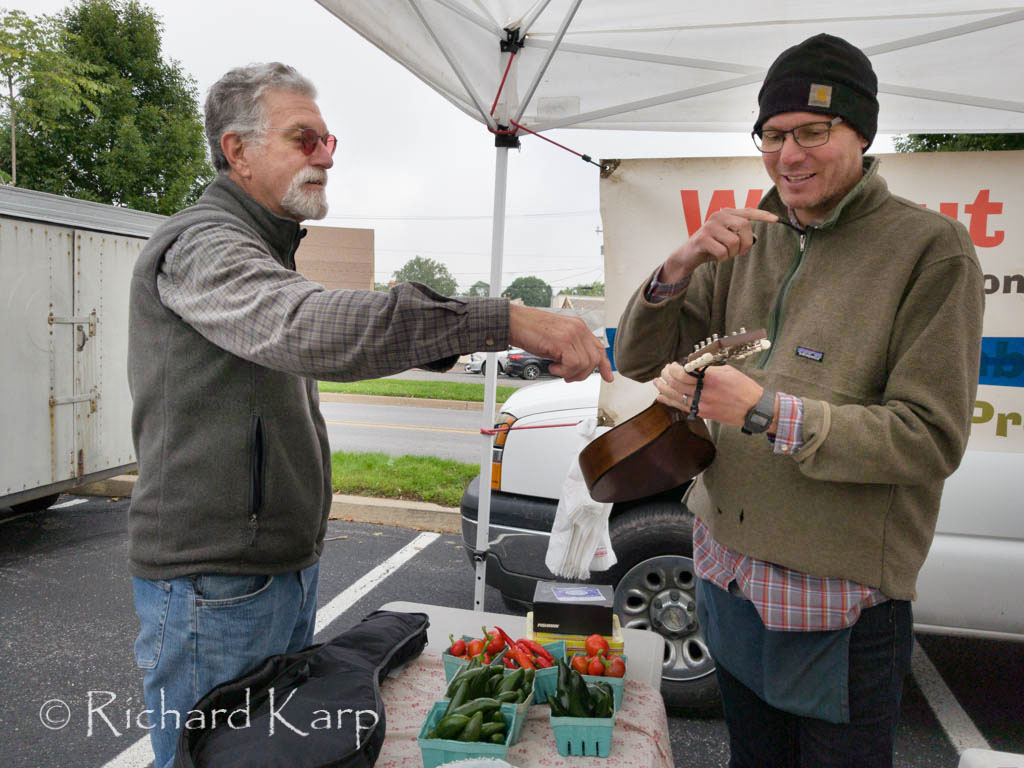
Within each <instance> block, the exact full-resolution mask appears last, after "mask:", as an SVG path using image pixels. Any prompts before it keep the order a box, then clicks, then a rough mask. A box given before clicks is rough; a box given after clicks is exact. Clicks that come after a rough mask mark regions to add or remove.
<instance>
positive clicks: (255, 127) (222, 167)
mask: <svg viewBox="0 0 1024 768" xmlns="http://www.w3.org/2000/svg"><path fill="white" fill-rule="evenodd" d="M274 88H279V89H282V90H286V91H293V92H294V93H300V94H302V95H304V96H308V97H310V98H311V99H315V98H316V88H315V87H314V86H313V83H312V82H311V81H310V80H309V79H308V78H306V77H304V76H303V75H301V74H299V72H298V70H296V69H295V68H293V67H289V66H288V65H287V64H282V63H281V62H279V61H272V62H270V63H269V64H249V65H248V66H245V67H236V68H235V69H232V70H230V71H229V72H227V74H225V75H224V76H223V77H222V78H221V79H220V80H218V81H217V82H216V83H214V84H213V85H212V86H210V90H209V92H208V93H207V94H206V105H205V108H204V111H205V113H206V141H207V143H209V145H210V157H211V159H212V160H213V167H214V168H216V169H217V172H218V173H227V172H228V171H230V170H231V166H230V165H229V164H228V159H227V158H226V157H224V152H223V151H222V150H221V148H220V139H221V136H223V135H224V134H225V133H228V132H229V131H234V132H235V133H238V134H239V135H241V137H242V138H243V139H245V140H250V141H252V140H255V141H258V140H259V139H260V138H261V137H262V136H263V135H264V134H266V132H267V128H268V126H267V124H266V123H267V116H266V111H265V110H264V108H263V107H264V105H263V100H262V98H261V97H262V96H263V94H264V93H265V92H266V91H268V90H271V89H274Z"/></svg>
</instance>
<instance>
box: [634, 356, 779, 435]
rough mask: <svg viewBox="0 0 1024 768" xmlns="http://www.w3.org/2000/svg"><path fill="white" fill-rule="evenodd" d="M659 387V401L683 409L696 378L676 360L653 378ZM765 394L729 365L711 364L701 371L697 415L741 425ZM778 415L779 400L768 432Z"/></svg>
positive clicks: (689, 399)
mask: <svg viewBox="0 0 1024 768" xmlns="http://www.w3.org/2000/svg"><path fill="white" fill-rule="evenodd" d="M654 386H655V387H656V388H657V390H658V402H660V403H664V404H665V405H668V406H671V407H672V408H678V409H680V410H683V411H686V410H689V408H690V402H691V400H692V398H693V393H694V391H695V390H696V389H697V378H696V377H695V376H692V375H690V374H689V373H687V372H686V371H685V370H683V366H681V365H680V364H679V363H675V362H673V363H669V364H668V365H666V366H665V367H664V368H662V369H661V376H659V377H658V378H656V379H655V380H654ZM762 394H764V387H762V386H761V385H760V384H758V383H757V382H756V381H754V380H753V379H752V378H750V377H749V376H747V375H746V374H745V373H743V372H741V371H740V370H739V369H737V368H734V367H733V366H731V365H712V366H709V367H708V368H706V369H705V370H704V386H703V389H702V391H701V395H700V402H699V403H698V406H699V409H698V411H697V415H698V416H700V417H701V418H702V419H709V420H710V421H717V422H718V423H719V424H729V425H731V426H734V427H742V426H743V422H744V420H745V419H746V416H747V412H748V411H749V410H750V409H751V408H753V407H754V406H755V405H757V401H758V400H760V399H761V395H762ZM778 418H779V405H778V399H776V403H775V418H774V419H773V420H772V425H771V427H769V428H768V431H769V432H771V433H774V432H775V427H776V423H777V422H778Z"/></svg>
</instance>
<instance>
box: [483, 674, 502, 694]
mask: <svg viewBox="0 0 1024 768" xmlns="http://www.w3.org/2000/svg"><path fill="white" fill-rule="evenodd" d="M500 682H502V680H501V678H500V677H498V676H497V675H491V676H490V678H489V679H488V680H487V685H486V686H485V687H486V688H487V695H488V696H493V695H494V694H495V693H497V691H498V684H499V683H500Z"/></svg>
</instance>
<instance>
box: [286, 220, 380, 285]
mask: <svg viewBox="0 0 1024 768" xmlns="http://www.w3.org/2000/svg"><path fill="white" fill-rule="evenodd" d="M306 229H307V230H308V232H307V233H306V236H305V237H304V238H302V242H301V244H300V245H299V249H298V250H297V251H296V252H295V266H296V268H297V269H298V271H299V272H300V273H302V275H304V276H305V277H308V278H309V279H310V280H312V281H314V282H317V283H320V284H321V285H322V286H324V288H329V289H337V288H367V289H369V290H371V291H372V290H373V230H372V229H355V228H352V227H307V228H306Z"/></svg>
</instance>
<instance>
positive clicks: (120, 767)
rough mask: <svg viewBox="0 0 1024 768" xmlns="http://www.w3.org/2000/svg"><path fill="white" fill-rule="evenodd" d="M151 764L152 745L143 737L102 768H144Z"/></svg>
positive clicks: (147, 738)
mask: <svg viewBox="0 0 1024 768" xmlns="http://www.w3.org/2000/svg"><path fill="white" fill-rule="evenodd" d="M152 764H153V745H152V744H150V743H149V736H143V737H142V738H141V739H139V740H138V741H136V742H135V743H134V744H132V745H131V746H130V747H128V749H126V750H125V751H124V752H122V753H121V754H120V755H118V756H117V757H115V758H114V759H113V760H111V761H110V762H109V763H106V764H105V765H104V766H103V768H146V766H148V765H152Z"/></svg>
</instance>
